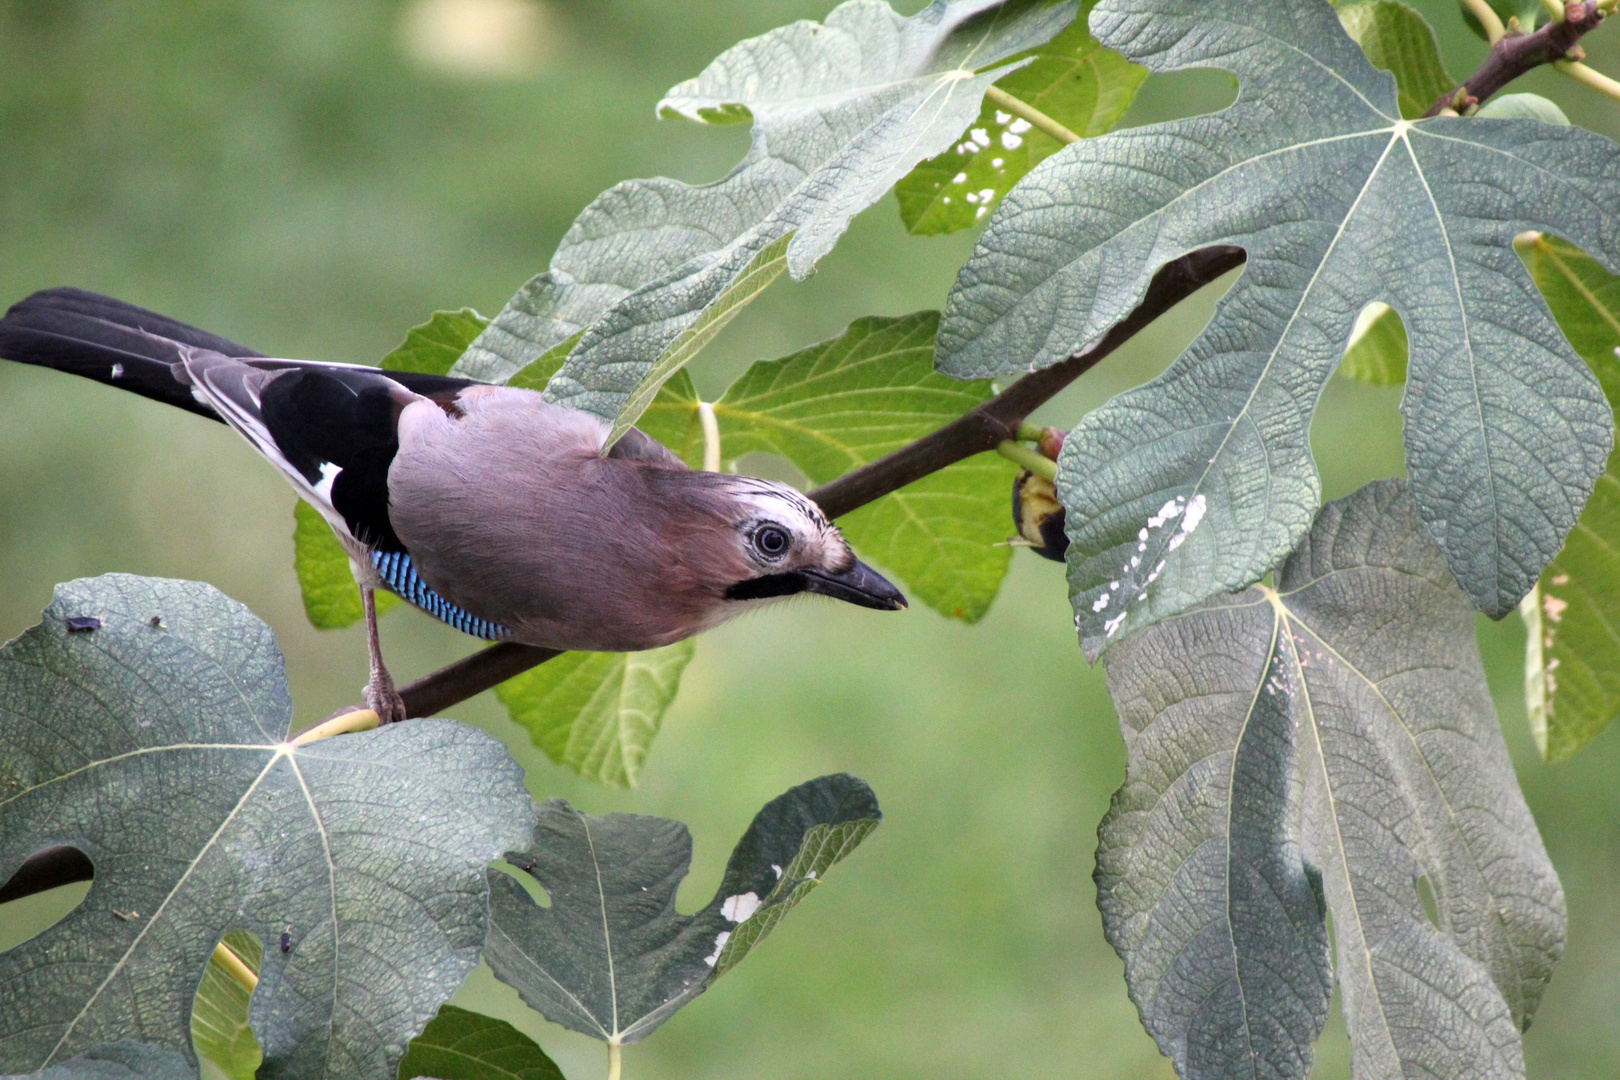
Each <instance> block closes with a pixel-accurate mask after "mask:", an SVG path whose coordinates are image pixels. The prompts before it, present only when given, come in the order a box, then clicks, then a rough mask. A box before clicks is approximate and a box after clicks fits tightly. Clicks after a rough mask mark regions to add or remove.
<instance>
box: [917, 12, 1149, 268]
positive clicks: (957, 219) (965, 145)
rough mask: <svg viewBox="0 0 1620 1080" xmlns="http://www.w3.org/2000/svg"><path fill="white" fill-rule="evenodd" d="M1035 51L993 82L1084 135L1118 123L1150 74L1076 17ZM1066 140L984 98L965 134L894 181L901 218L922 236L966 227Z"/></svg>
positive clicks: (974, 221) (1088, 135) (981, 216)
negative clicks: (1027, 61) (1104, 43)
mask: <svg viewBox="0 0 1620 1080" xmlns="http://www.w3.org/2000/svg"><path fill="white" fill-rule="evenodd" d="M1033 55H1034V57H1035V59H1034V62H1033V63H1031V64H1030V65H1029V66H1028V67H1024V68H1019V69H1018V70H1017V71H1015V72H1013V73H1012V74H1010V75H1005V76H1003V77H1002V78H1001V79H1000V80H999V81H998V82H997V83H996V88H997V89H999V90H1004V91H1006V92H1007V93H1008V94H1011V95H1012V96H1013V97H1015V98H1017V99H1018V100H1019V101H1022V102H1024V103H1026V104H1028V105H1032V106H1034V107H1035V108H1036V109H1038V110H1039V111H1040V112H1042V113H1043V114H1045V115H1046V116H1048V117H1051V118H1052V119H1053V120H1055V121H1057V122H1058V123H1059V124H1062V125H1063V126H1064V127H1065V128H1068V129H1069V131H1071V132H1073V133H1074V134H1076V135H1078V136H1080V137H1081V138H1083V139H1085V138H1090V137H1092V136H1094V135H1101V134H1102V133H1103V132H1105V131H1107V130H1108V129H1109V128H1111V127H1113V126H1114V124H1115V122H1116V121H1118V120H1119V118H1120V117H1121V116H1124V115H1125V110H1126V109H1127V108H1129V107H1130V104H1131V99H1132V98H1134V97H1135V96H1136V90H1137V87H1139V86H1141V85H1142V80H1143V79H1145V78H1146V77H1147V71H1146V69H1144V68H1140V67H1137V66H1136V65H1135V64H1132V63H1130V62H1129V61H1127V60H1126V59H1125V58H1124V57H1123V56H1120V55H1119V54H1118V53H1116V52H1112V51H1110V50H1108V49H1105V48H1103V47H1102V46H1101V45H1099V44H1097V40H1096V39H1095V38H1093V37H1092V36H1091V32H1090V31H1089V30H1087V29H1086V24H1085V20H1084V19H1076V20H1075V21H1074V23H1073V24H1071V25H1070V26H1069V27H1068V28H1067V29H1065V30H1064V31H1063V32H1062V33H1061V34H1059V35H1058V36H1057V37H1055V38H1053V39H1052V40H1051V41H1049V42H1047V43H1046V44H1045V45H1042V46H1040V47H1039V48H1037V49H1035V51H1034V53H1033ZM1063 146H1064V143H1062V142H1059V141H1058V140H1057V138H1056V137H1054V136H1053V135H1051V134H1048V133H1047V132H1045V131H1043V130H1041V129H1040V128H1037V127H1034V126H1033V125H1031V124H1030V122H1029V121H1028V120H1024V119H1021V118H1019V117H1017V116H1014V115H1012V114H1011V113H1009V112H1005V111H1004V110H1003V109H1002V108H1001V107H1000V106H999V105H997V104H996V103H994V102H988V101H987V102H986V103H985V104H984V106H983V108H982V109H980V111H979V115H978V117H977V119H975V120H974V122H973V123H972V124H971V125H970V126H969V127H968V130H966V131H964V132H963V133H962V135H961V141H959V142H958V143H957V144H956V145H955V146H953V147H951V148H950V149H949V150H947V151H945V152H944V153H943V154H937V155H935V156H934V157H931V158H929V159H928V160H927V161H925V162H923V163H922V164H921V165H918V166H917V167H916V168H915V169H913V170H911V173H910V174H909V175H908V176H907V177H906V178H905V179H904V180H902V181H900V183H898V184H896V185H895V188H894V194H895V197H896V198H897V199H899V202H900V220H901V221H902V222H904V223H905V226H906V231H907V232H909V233H912V234H913V235H917V236H933V235H936V234H939V233H950V232H956V231H957V230H959V229H966V228H969V227H971V226H973V225H974V224H976V223H977V222H978V221H980V220H981V219H982V218H983V217H984V215H986V214H988V213H989V212H990V209H991V207H993V206H994V205H995V204H996V202H997V201H999V200H1000V198H1001V197H1002V196H1003V195H1005V194H1007V192H1009V191H1011V190H1012V187H1013V185H1014V184H1016V183H1018V181H1020V180H1022V179H1023V178H1024V175H1025V174H1026V173H1028V172H1029V170H1031V169H1033V168H1034V167H1035V166H1036V165H1039V164H1040V163H1041V162H1042V161H1044V160H1046V159H1047V158H1049V157H1051V156H1052V155H1053V154H1055V153H1057V152H1058V151H1059V150H1061V149H1062V148H1063Z"/></svg>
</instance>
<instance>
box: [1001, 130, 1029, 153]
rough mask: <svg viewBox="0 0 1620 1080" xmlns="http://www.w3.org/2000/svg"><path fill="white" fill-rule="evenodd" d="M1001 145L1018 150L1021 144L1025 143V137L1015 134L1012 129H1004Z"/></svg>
mask: <svg viewBox="0 0 1620 1080" xmlns="http://www.w3.org/2000/svg"><path fill="white" fill-rule="evenodd" d="M1001 145H1002V146H1004V147H1006V148H1007V149H1008V150H1016V149H1018V148H1019V147H1020V146H1023V145H1024V137H1023V136H1022V135H1014V134H1013V133H1012V131H1011V130H1008V131H1003V132H1002V133H1001Z"/></svg>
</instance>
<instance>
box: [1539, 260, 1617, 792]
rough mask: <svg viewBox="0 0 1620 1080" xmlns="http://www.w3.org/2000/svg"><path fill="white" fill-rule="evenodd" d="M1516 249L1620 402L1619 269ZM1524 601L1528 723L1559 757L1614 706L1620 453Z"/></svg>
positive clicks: (1598, 726) (1611, 714) (1589, 734)
mask: <svg viewBox="0 0 1620 1080" xmlns="http://www.w3.org/2000/svg"><path fill="white" fill-rule="evenodd" d="M1519 248H1520V251H1521V252H1522V253H1523V255H1524V258H1525V262H1526V264H1527V265H1528V266H1529V267H1530V273H1531V275H1532V276H1533V277H1534V278H1535V279H1536V284H1537V285H1538V286H1539V287H1540V288H1541V292H1542V295H1543V296H1545V297H1546V298H1547V304H1548V306H1549V307H1551V308H1552V313H1553V314H1554V315H1555V316H1557V318H1558V325H1559V326H1561V327H1563V329H1564V333H1566V334H1568V335H1569V340H1570V342H1571V343H1572V344H1574V346H1575V349H1576V351H1578V352H1579V353H1580V354H1581V355H1582V356H1583V357H1585V358H1586V362H1587V363H1589V364H1591V365H1592V370H1593V371H1595V372H1596V373H1597V377H1598V380H1599V381H1600V382H1601V383H1602V384H1603V389H1604V391H1605V392H1606V393H1607V394H1608V395H1609V400H1610V401H1620V359H1617V358H1616V353H1615V349H1617V348H1620V277H1617V276H1615V275H1614V274H1611V273H1609V272H1608V271H1607V270H1605V269H1603V267H1601V266H1599V265H1598V264H1597V262H1596V261H1594V260H1593V259H1591V258H1590V257H1588V256H1587V255H1586V254H1584V253H1583V252H1581V251H1580V250H1579V249H1578V248H1575V247H1573V246H1571V245H1570V244H1568V243H1565V242H1564V241H1562V240H1558V239H1555V238H1553V237H1550V236H1529V237H1525V238H1524V239H1523V241H1522V242H1521V243H1520V245H1519ZM1520 610H1521V611H1522V612H1523V613H1524V616H1525V620H1526V622H1528V623H1529V633H1528V635H1527V640H1526V643H1525V644H1526V648H1527V649H1528V654H1527V656H1526V657H1525V696H1526V698H1527V703H1528V705H1529V711H1530V730H1531V732H1532V733H1533V734H1534V735H1535V738H1536V745H1537V746H1539V747H1540V748H1541V752H1542V754H1543V755H1544V756H1545V757H1546V758H1547V760H1549V761H1562V760H1564V759H1565V758H1568V757H1569V756H1570V755H1572V754H1574V753H1575V751H1577V750H1579V749H1580V748H1581V747H1583V746H1585V745H1586V744H1587V743H1588V742H1590V741H1591V740H1592V738H1593V737H1594V736H1596V735H1597V734H1598V732H1600V731H1602V730H1603V729H1604V728H1606V727H1608V726H1609V724H1610V723H1611V722H1613V720H1614V718H1615V716H1616V715H1620V453H1616V454H1614V455H1611V456H1610V458H1609V468H1608V471H1607V472H1605V473H1604V474H1603V476H1602V477H1600V478H1599V479H1598V484H1597V488H1596V490H1594V491H1593V492H1592V497H1591V499H1589V500H1587V503H1586V508H1585V509H1584V510H1582V511H1581V517H1580V520H1579V521H1578V522H1576V523H1575V528H1574V530H1573V531H1572V532H1571V533H1570V534H1569V539H1568V540H1566V541H1565V542H1564V548H1563V550H1562V551H1560V552H1559V553H1558V555H1557V556H1556V557H1555V558H1554V559H1553V561H1552V562H1550V563H1548V564H1547V569H1546V570H1544V571H1542V574H1541V582H1540V584H1539V585H1538V586H1537V588H1536V590H1535V591H1533V592H1532V593H1531V594H1530V595H1529V596H1527V597H1525V602H1524V604H1523V605H1522V607H1521V608H1520Z"/></svg>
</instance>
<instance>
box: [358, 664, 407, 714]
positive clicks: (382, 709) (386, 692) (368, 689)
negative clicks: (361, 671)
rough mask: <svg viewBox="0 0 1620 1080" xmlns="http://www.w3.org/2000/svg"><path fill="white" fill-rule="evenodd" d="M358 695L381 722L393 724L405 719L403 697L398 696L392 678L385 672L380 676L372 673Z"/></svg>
mask: <svg viewBox="0 0 1620 1080" xmlns="http://www.w3.org/2000/svg"><path fill="white" fill-rule="evenodd" d="M360 696H361V699H362V700H363V701H365V703H366V708H368V709H370V710H371V711H372V712H374V713H376V714H377V720H378V722H379V723H382V724H393V723H397V722H399V721H401V720H404V719H406V718H407V717H406V714H405V699H404V698H402V697H400V696H399V691H398V690H395V689H394V680H393V679H390V678H389V677H388V675H387V673H386V672H385V673H384V674H383V676H382V678H380V679H379V678H378V677H377V676H376V675H373V676H372V678H371V681H370V682H369V683H367V684H366V686H365V689H363V690H361V691H360Z"/></svg>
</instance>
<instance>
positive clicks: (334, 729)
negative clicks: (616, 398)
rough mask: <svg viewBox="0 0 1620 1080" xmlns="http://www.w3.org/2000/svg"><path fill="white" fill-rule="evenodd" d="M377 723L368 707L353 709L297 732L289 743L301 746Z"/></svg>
mask: <svg viewBox="0 0 1620 1080" xmlns="http://www.w3.org/2000/svg"><path fill="white" fill-rule="evenodd" d="M377 724H378V720H377V714H376V713H374V712H372V711H371V710H370V709H354V710H349V711H344V712H341V713H339V714H338V715H337V716H334V717H332V718H331V719H330V720H323V721H322V722H321V723H319V724H316V725H315V726H314V727H312V728H310V729H309V730H308V731H302V732H299V733H298V734H297V735H295V736H294V737H293V738H292V740H291V743H292V745H293V746H303V745H304V744H305V743H312V742H314V741H315V740H316V739H329V738H331V737H332V736H333V735H347V734H348V733H350V732H353V731H370V730H371V729H372V728H374V727H376V726H377Z"/></svg>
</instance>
